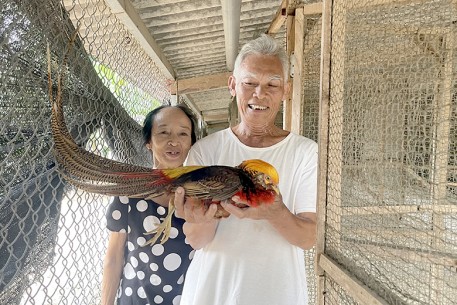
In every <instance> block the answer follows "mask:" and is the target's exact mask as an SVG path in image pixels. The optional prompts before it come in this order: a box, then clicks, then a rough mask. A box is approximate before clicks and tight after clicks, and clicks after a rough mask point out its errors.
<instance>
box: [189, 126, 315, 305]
mask: <svg viewBox="0 0 457 305" xmlns="http://www.w3.org/2000/svg"><path fill="white" fill-rule="evenodd" d="M248 159H262V160H264V161H266V162H269V163H270V164H272V165H273V166H274V167H275V168H276V170H277V171H278V173H279V190H280V192H281V195H282V197H283V201H284V203H285V204H286V205H287V207H288V208H289V210H291V211H292V212H293V213H295V214H298V213H302V212H315V211H316V192H317V144H316V143H315V142H314V141H312V140H310V139H307V138H305V137H302V136H299V135H296V134H293V133H290V134H289V135H288V136H287V137H286V138H285V139H284V140H282V141H281V142H279V143H277V144H275V145H273V146H270V147H266V148H255V147H249V146H246V145H244V144H243V143H241V142H240V141H239V140H238V138H237V137H236V136H235V134H234V133H233V132H232V130H231V129H230V128H228V129H225V130H222V131H219V132H216V133H214V134H211V135H209V136H207V137H205V138H203V139H201V140H200V141H198V142H197V143H196V144H194V145H193V147H192V149H191V151H190V153H189V156H188V159H187V164H186V165H229V166H236V165H238V164H240V163H241V162H242V161H244V160H248ZM307 296H308V295H307V287H306V272H305V266H304V253H303V250H302V249H300V248H299V247H296V246H294V245H291V244H290V243H289V242H287V241H286V240H285V239H284V238H283V237H282V236H281V235H280V234H279V233H278V232H277V231H276V230H275V229H274V228H273V227H272V226H271V225H270V224H269V223H268V222H267V221H265V220H252V219H238V218H236V217H235V216H229V217H228V218H224V219H221V221H220V222H219V225H218V227H217V230H216V235H215V236H214V239H213V240H212V241H211V242H210V243H209V244H208V245H207V246H205V247H204V248H203V249H200V250H198V251H196V253H195V256H194V258H193V260H192V262H191V264H190V267H189V269H188V271H187V275H186V279H185V283H184V290H183V294H182V299H181V305H306V304H307V298H308V297H307Z"/></svg>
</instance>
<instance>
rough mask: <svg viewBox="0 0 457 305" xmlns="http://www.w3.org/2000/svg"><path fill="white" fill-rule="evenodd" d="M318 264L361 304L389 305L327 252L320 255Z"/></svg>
mask: <svg viewBox="0 0 457 305" xmlns="http://www.w3.org/2000/svg"><path fill="white" fill-rule="evenodd" d="M318 264H319V266H320V267H321V268H322V269H323V270H325V272H326V273H327V274H328V275H329V276H330V277H331V278H332V279H333V280H334V281H335V282H336V283H337V284H338V285H340V286H341V287H342V288H343V289H344V290H346V292H348V294H349V295H350V296H351V297H353V298H354V299H355V300H356V301H358V302H359V303H360V304H364V305H389V303H387V302H386V301H385V300H384V299H383V298H381V297H380V296H379V295H378V294H377V293H376V292H374V291H373V290H371V289H370V288H369V287H368V286H366V285H365V284H364V283H362V282H361V281H359V280H358V279H356V278H355V277H353V276H352V275H351V274H350V273H349V272H348V271H347V270H346V269H344V268H343V267H342V266H341V265H339V264H338V263H336V262H335V261H333V260H332V259H331V258H330V257H328V256H326V255H325V254H321V255H319V258H318Z"/></svg>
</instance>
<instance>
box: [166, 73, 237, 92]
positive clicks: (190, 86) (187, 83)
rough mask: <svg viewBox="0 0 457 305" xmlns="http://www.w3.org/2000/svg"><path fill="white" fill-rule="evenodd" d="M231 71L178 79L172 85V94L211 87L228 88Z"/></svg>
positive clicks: (198, 90) (209, 88)
mask: <svg viewBox="0 0 457 305" xmlns="http://www.w3.org/2000/svg"><path fill="white" fill-rule="evenodd" d="M230 75H232V73H231V72H224V73H218V74H211V75H204V76H197V77H192V78H186V79H178V80H176V81H175V82H174V84H172V85H171V88H170V90H171V94H188V93H195V92H200V91H207V90H211V89H220V88H228V79H229V77H230Z"/></svg>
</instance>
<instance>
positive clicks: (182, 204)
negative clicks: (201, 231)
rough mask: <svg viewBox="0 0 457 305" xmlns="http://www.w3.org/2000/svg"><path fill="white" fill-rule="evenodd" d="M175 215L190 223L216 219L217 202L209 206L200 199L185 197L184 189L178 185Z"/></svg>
mask: <svg viewBox="0 0 457 305" xmlns="http://www.w3.org/2000/svg"><path fill="white" fill-rule="evenodd" d="M174 205H175V208H176V210H175V215H176V217H178V218H182V219H184V220H185V221H186V222H190V223H205V222H210V221H213V220H214V215H215V214H216V211H217V206H216V204H211V205H210V206H209V207H208V208H206V206H205V205H204V204H203V202H202V201H201V200H199V199H196V198H192V197H187V198H186V197H185V194H184V189H183V188H182V187H178V188H177V189H176V192H175V199H174Z"/></svg>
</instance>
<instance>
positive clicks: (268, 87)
mask: <svg viewBox="0 0 457 305" xmlns="http://www.w3.org/2000/svg"><path fill="white" fill-rule="evenodd" d="M283 73H284V72H283V68H282V65H281V61H280V60H279V58H278V57H277V56H272V55H258V54H255V55H248V56H247V57H246V58H245V59H244V60H243V62H242V63H241V65H240V69H239V72H238V74H237V75H236V76H231V77H230V78H229V89H230V93H231V94H232V96H236V98H237V104H238V111H239V113H240V117H241V121H242V122H246V123H249V124H250V125H253V126H259V127H262V126H269V125H274V122H275V118H276V114H277V113H278V111H279V109H280V106H281V101H282V100H284V99H285V98H286V95H287V93H288V92H287V90H288V86H287V84H286V83H285V82H284V75H283Z"/></svg>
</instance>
